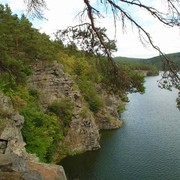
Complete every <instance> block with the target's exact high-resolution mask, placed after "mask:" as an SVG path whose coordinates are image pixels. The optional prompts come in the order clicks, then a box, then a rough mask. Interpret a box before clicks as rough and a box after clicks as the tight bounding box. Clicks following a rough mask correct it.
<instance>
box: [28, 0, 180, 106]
mask: <svg viewBox="0 0 180 180" xmlns="http://www.w3.org/2000/svg"><path fill="white" fill-rule="evenodd" d="M25 2H26V3H27V7H28V11H29V12H33V13H34V14H35V15H38V16H39V15H41V17H42V9H43V8H45V7H46V3H45V0H26V1H25ZM82 3H84V4H85V7H84V9H83V10H82V12H80V13H79V14H78V15H79V17H81V19H82V22H83V23H82V24H78V25H77V26H75V27H68V28H67V29H66V30H65V31H61V36H62V35H66V34H68V36H70V38H69V40H70V42H72V40H73V41H74V39H77V40H78V42H79V43H82V42H86V43H87V44H88V46H87V44H86V46H85V47H83V48H85V50H91V51H92V50H93V52H98V53H99V52H100V51H101V52H102V53H103V55H106V56H107V58H108V60H109V62H110V64H111V68H112V74H111V75H112V76H114V77H116V78H117V77H120V76H121V72H120V70H119V68H118V67H117V64H116V63H115V61H114V60H113V58H112V50H113V49H112V46H110V44H112V41H111V40H110V39H109V38H108V37H107V35H105V33H104V30H102V29H101V28H99V27H97V25H96V19H99V18H104V10H106V12H108V13H111V14H112V15H113V18H114V22H113V23H114V28H115V29H116V23H117V21H121V23H122V28H123V29H125V28H126V23H127V21H129V22H130V23H131V24H132V26H134V27H135V28H137V30H138V32H139V37H140V39H141V40H142V42H144V39H147V40H148V42H149V43H150V44H151V46H152V47H153V48H154V49H156V50H157V51H158V52H159V54H160V55H161V56H162V61H163V62H164V67H165V68H164V70H165V71H166V72H165V75H164V76H162V80H161V81H160V84H164V83H166V85H163V86H162V87H166V88H167V89H169V88H170V87H171V86H174V87H175V88H177V89H179V90H180V74H179V67H178V66H177V65H176V64H174V63H173V62H172V61H171V60H170V59H168V58H167V56H166V55H165V54H164V53H163V52H162V51H161V49H160V48H159V47H157V46H156V45H155V44H154V42H153V40H152V38H151V35H150V34H149V33H148V31H147V30H146V29H145V28H144V27H143V26H142V25H141V24H139V23H138V22H137V21H136V19H135V17H134V16H133V15H132V14H131V13H129V12H128V8H129V7H136V8H138V9H139V10H141V11H143V10H144V11H146V12H148V13H149V14H150V15H151V16H152V17H154V18H155V19H157V20H158V21H159V23H162V24H165V25H167V26H169V27H174V26H178V27H179V26H180V11H179V7H180V1H179V0H163V3H164V6H165V11H161V9H158V8H156V7H153V6H149V5H148V2H147V1H143V0H117V1H115V0H96V1H91V0H84V1H83V2H82ZM98 7H99V8H98ZM89 39H91V40H89ZM97 46H98V51H97V48H96V47H97ZM99 48H100V50H99ZM167 71H168V73H167ZM167 76H168V78H167ZM116 78H115V79H116ZM164 78H165V80H164ZM167 81H168V83H167ZM116 82H117V81H115V82H112V83H114V85H115V87H116V86H117V88H118V84H117V83H116ZM179 99H180V97H179ZM177 101H178V103H179V100H178V99H177Z"/></svg>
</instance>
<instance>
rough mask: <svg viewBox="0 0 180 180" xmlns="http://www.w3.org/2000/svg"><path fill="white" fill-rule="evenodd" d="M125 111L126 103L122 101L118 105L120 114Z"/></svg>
mask: <svg viewBox="0 0 180 180" xmlns="http://www.w3.org/2000/svg"><path fill="white" fill-rule="evenodd" d="M124 111H125V104H124V103H120V104H119V105H118V107H117V112H118V113H119V114H121V113H123V112H124Z"/></svg>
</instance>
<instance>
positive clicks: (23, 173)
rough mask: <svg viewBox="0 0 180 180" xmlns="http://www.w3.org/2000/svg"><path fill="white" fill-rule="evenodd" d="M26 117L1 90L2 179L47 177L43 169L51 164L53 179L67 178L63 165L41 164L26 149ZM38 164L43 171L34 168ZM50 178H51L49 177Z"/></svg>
mask: <svg viewBox="0 0 180 180" xmlns="http://www.w3.org/2000/svg"><path fill="white" fill-rule="evenodd" d="M23 122H24V117H23V116H21V115H20V114H19V113H18V112H16V111H15V109H14V108H13V105H12V102H11V99H10V98H9V97H6V96H4V95H3V93H1V92H0V180H11V179H12V180H41V179H42V180H43V179H47V178H46V177H45V174H43V173H41V171H43V170H44V171H46V169H47V168H46V166H49V172H51V180H66V176H65V173H64V170H63V168H62V167H61V166H57V165H46V164H43V163H41V164H39V163H38V162H36V161H35V159H33V160H32V159H31V160H30V158H29V157H30V155H29V154H28V153H27V152H26V150H25V147H24V146H25V143H24V141H23V138H22V134H21V128H22V125H23ZM30 163H33V164H34V166H36V164H38V166H39V167H41V171H39V169H37V168H33V166H30V165H29V164H30ZM49 180H50V179H49Z"/></svg>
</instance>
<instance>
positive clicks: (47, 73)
mask: <svg viewBox="0 0 180 180" xmlns="http://www.w3.org/2000/svg"><path fill="white" fill-rule="evenodd" d="M28 84H29V86H30V87H31V88H36V89H38V91H39V92H40V96H39V100H40V102H41V104H42V105H43V106H44V108H45V110H46V109H47V108H48V106H49V105H50V104H52V103H53V102H54V101H58V100H60V99H61V98H64V97H69V98H71V100H72V101H73V103H74V104H75V108H74V110H73V117H72V120H71V122H70V124H69V127H68V132H67V135H66V136H65V140H64V142H63V144H64V145H65V146H66V147H68V149H69V151H70V152H82V151H87V150H94V149H98V148H100V145H99V140H100V136H99V132H98V127H97V125H96V123H95V119H94V117H93V115H92V113H91V112H90V111H89V110H86V111H85V109H86V104H85V102H84V101H83V99H82V96H81V93H80V91H79V90H78V89H77V88H76V89H75V87H74V82H73V80H72V78H71V77H70V76H69V75H68V74H66V73H64V71H63V66H62V65H60V64H58V63H57V62H54V63H52V64H46V63H38V64H36V65H33V73H32V75H31V76H30V77H29V80H28Z"/></svg>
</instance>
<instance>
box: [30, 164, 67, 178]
mask: <svg viewBox="0 0 180 180" xmlns="http://www.w3.org/2000/svg"><path fill="white" fill-rule="evenodd" d="M28 166H29V169H30V170H35V171H38V172H39V173H40V174H41V176H42V177H43V180H66V176H65V173H64V169H63V167H62V166H58V165H50V164H44V163H37V162H29V163H28Z"/></svg>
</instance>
